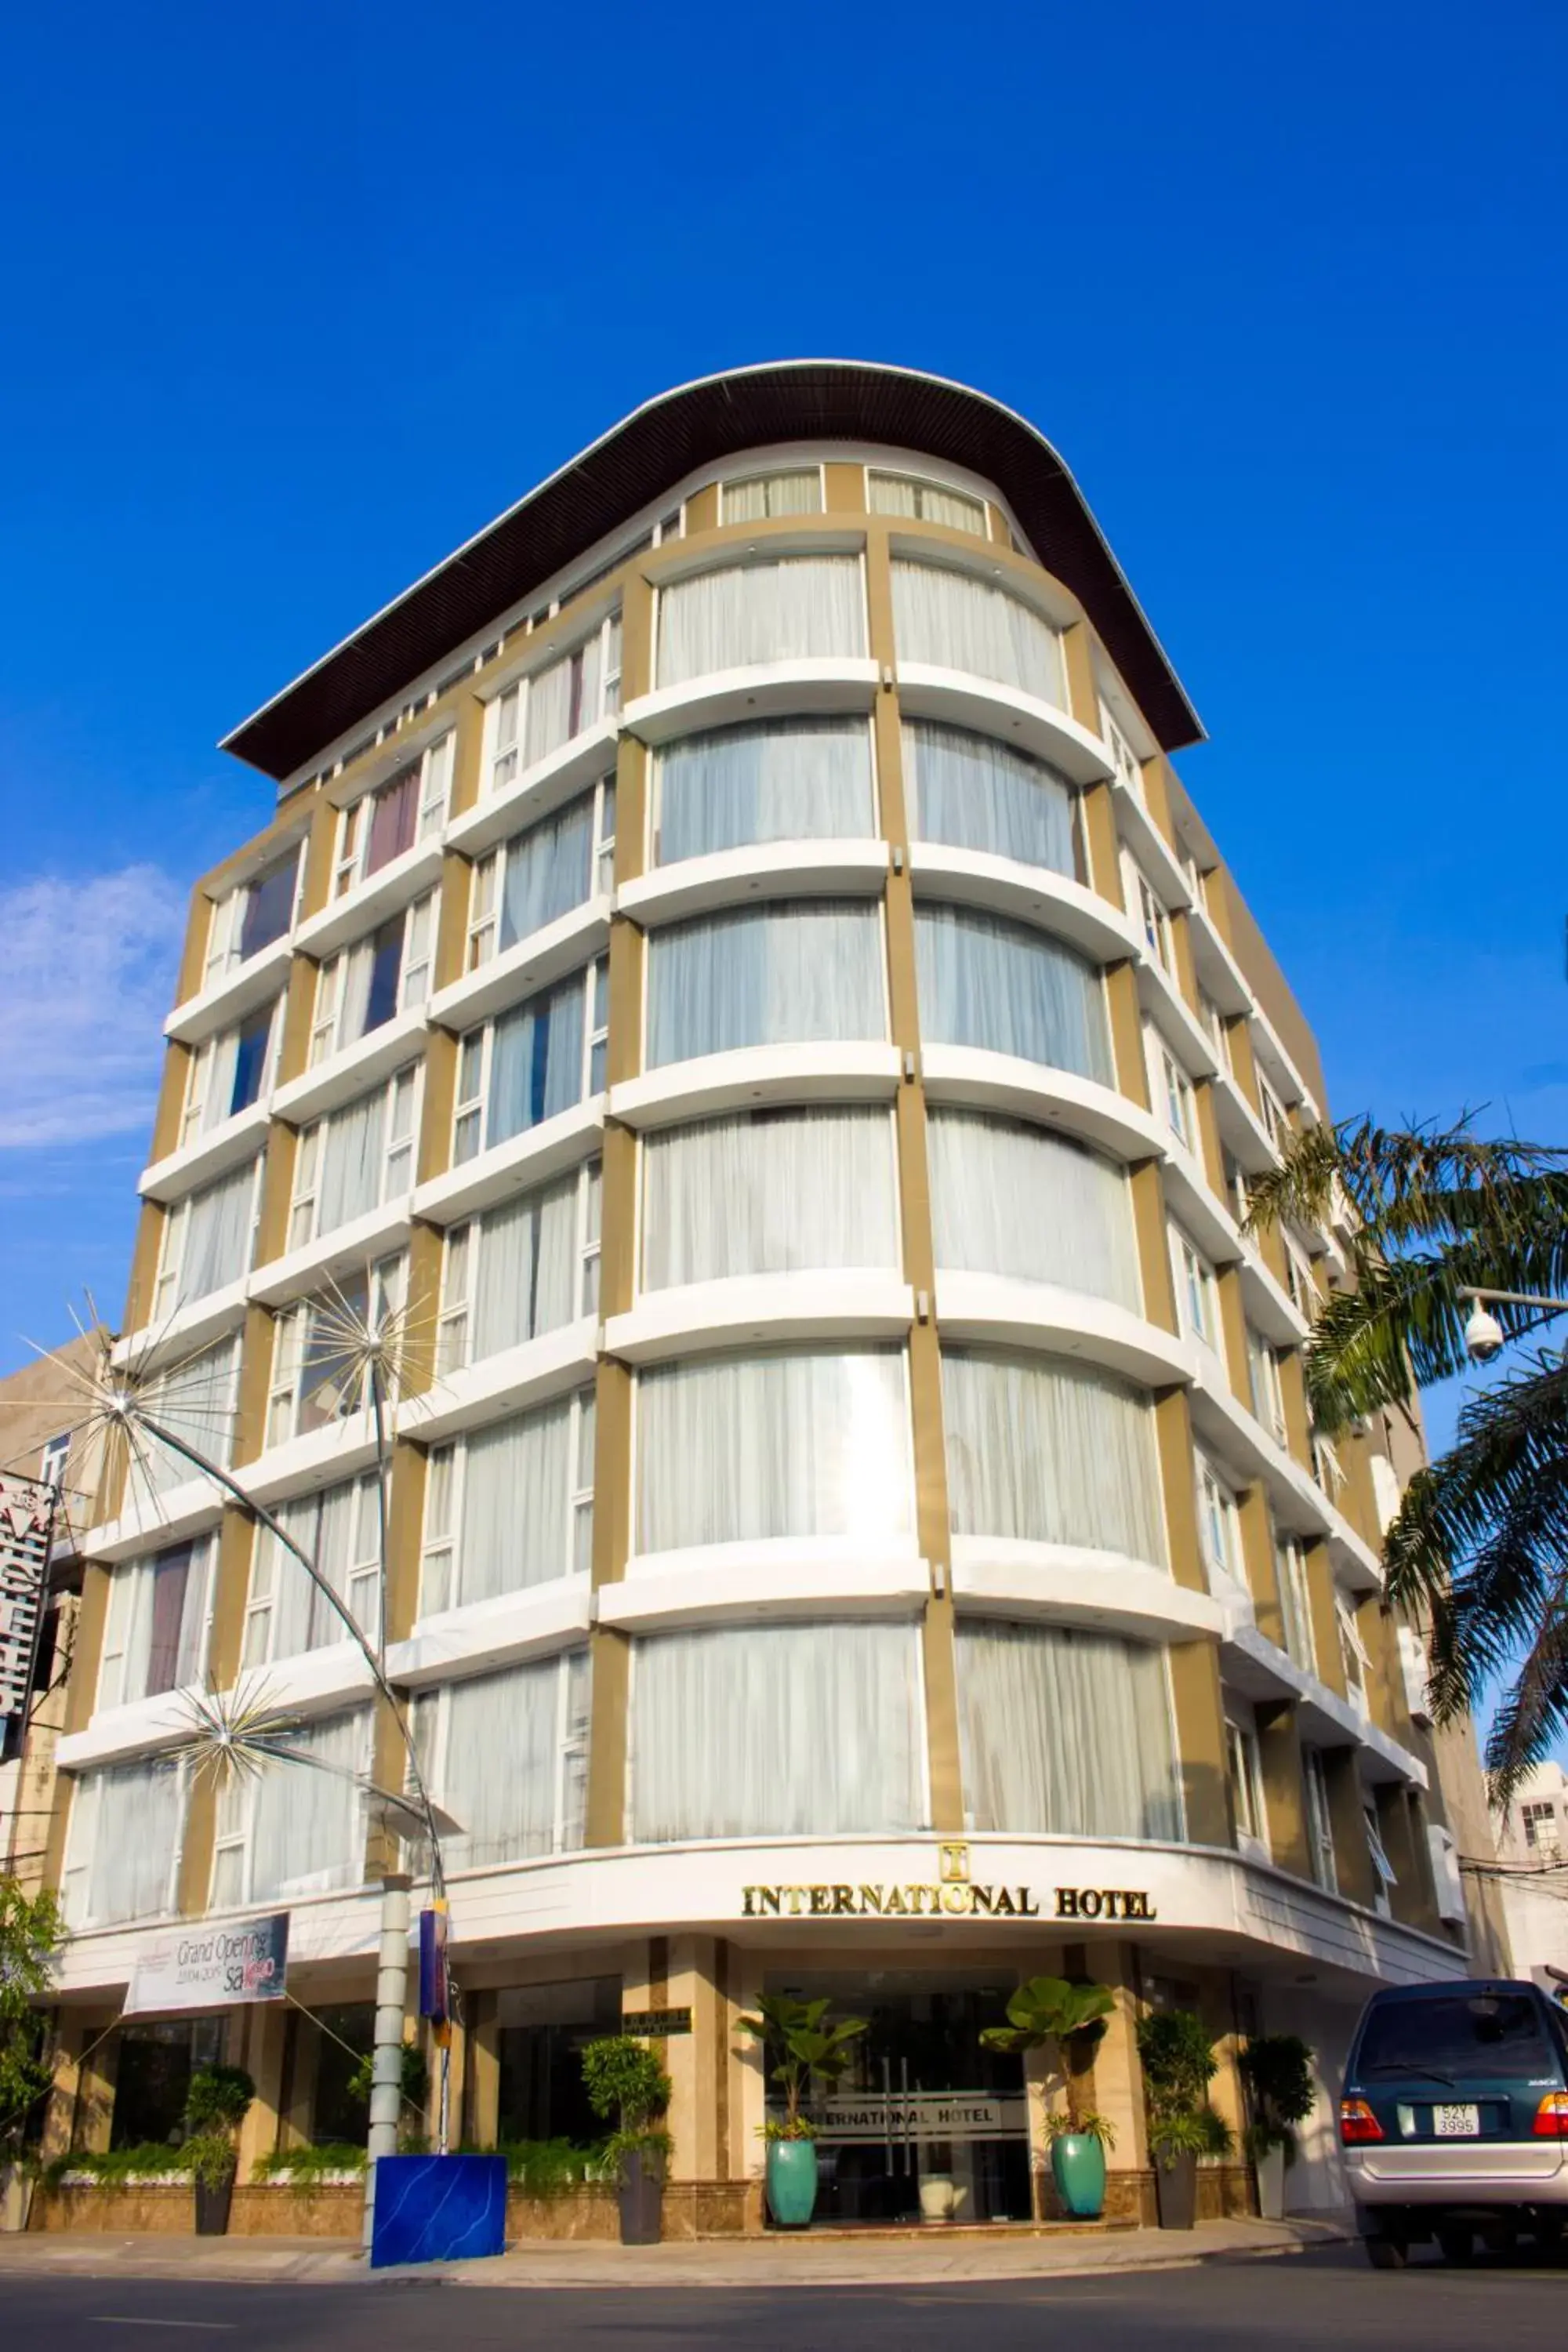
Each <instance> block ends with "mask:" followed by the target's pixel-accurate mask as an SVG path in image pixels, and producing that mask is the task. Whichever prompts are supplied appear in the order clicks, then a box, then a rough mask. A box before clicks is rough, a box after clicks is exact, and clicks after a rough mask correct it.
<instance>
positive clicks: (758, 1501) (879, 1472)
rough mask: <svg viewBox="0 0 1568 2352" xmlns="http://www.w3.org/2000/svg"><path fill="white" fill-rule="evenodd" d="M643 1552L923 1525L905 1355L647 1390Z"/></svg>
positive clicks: (793, 1353) (824, 1357)
mask: <svg viewBox="0 0 1568 2352" xmlns="http://www.w3.org/2000/svg"><path fill="white" fill-rule="evenodd" d="M910 1486H911V1476H910V1419H909V1402H908V1398H907V1395H906V1392H905V1376H904V1358H903V1352H902V1350H901V1349H893V1348H865V1349H856V1350H854V1351H852V1352H848V1353H841V1354H834V1355H829V1354H826V1352H817V1351H816V1350H811V1349H779V1350H778V1351H777V1352H775V1353H771V1354H768V1355H760V1356H715V1357H712V1358H710V1359H706V1360H697V1361H693V1362H685V1363H675V1364H667V1365H662V1366H660V1368H659V1369H658V1370H657V1371H649V1372H644V1373H643V1374H642V1375H641V1376H640V1378H639V1380H638V1381H637V1549H638V1550H639V1551H644V1552H652V1551H669V1550H675V1549H680V1548H681V1547H683V1546H686V1545H688V1544H719V1543H734V1542H739V1541H743V1540H746V1539H748V1538H752V1539H763V1538H769V1537H773V1536H864V1537H867V1538H878V1537H884V1538H885V1537H888V1536H894V1535H901V1534H903V1533H904V1532H905V1531H906V1530H907V1529H908V1528H910V1524H911V1516H910V1515H911V1496H910Z"/></svg>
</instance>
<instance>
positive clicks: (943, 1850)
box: [937, 1845, 969, 1884]
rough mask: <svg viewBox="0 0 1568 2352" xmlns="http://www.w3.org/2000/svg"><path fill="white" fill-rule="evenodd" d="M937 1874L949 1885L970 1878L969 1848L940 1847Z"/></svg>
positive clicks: (960, 1846) (963, 1846) (956, 1846)
mask: <svg viewBox="0 0 1568 2352" xmlns="http://www.w3.org/2000/svg"><path fill="white" fill-rule="evenodd" d="M937 1856H938V1861H937V1874H938V1876H939V1877H941V1878H942V1879H943V1880H944V1881H945V1882H947V1883H948V1884H952V1881H954V1880H955V1879H960V1878H965V1879H966V1878H967V1877H968V1876H969V1848H968V1847H967V1846H966V1845H939V1846H938V1848H937Z"/></svg>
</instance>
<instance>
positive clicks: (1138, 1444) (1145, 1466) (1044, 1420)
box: [942, 1349, 1165, 1566]
mask: <svg viewBox="0 0 1568 2352" xmlns="http://www.w3.org/2000/svg"><path fill="white" fill-rule="evenodd" d="M942 1412H943V1415H944V1417H945V1420H946V1423H947V1483H948V1505H949V1508H950V1510H951V1513H952V1525H953V1528H954V1531H955V1532H956V1533H958V1534H960V1535H976V1536H1007V1537H1017V1538H1022V1539H1024V1540H1026V1541H1030V1542H1034V1543H1056V1544H1087V1545H1091V1546H1093V1547H1094V1549H1097V1550H1100V1551H1119V1552H1126V1553H1128V1554H1129V1555H1130V1556H1131V1558H1132V1559H1141V1560H1148V1561H1151V1562H1153V1563H1154V1564H1156V1565H1159V1566H1163V1565H1164V1564H1165V1536H1164V1522H1163V1517H1162V1512H1161V1501H1160V1467H1159V1459H1158V1455H1157V1454H1156V1450H1155V1443H1154V1415H1153V1410H1152V1406H1151V1405H1150V1403H1149V1400H1148V1398H1147V1396H1145V1395H1144V1394H1143V1392H1142V1391H1141V1390H1137V1389H1133V1388H1131V1387H1129V1386H1128V1385H1127V1383H1126V1382H1124V1381H1119V1380H1117V1379H1115V1378H1114V1377H1113V1376H1112V1375H1111V1374H1110V1372H1101V1371H1096V1370H1092V1369H1091V1368H1090V1367H1089V1366H1088V1365H1080V1364H1069V1363H1068V1362H1066V1361H1065V1360H1063V1359H1061V1358H1058V1357H1026V1356H1005V1355H990V1354H981V1353H978V1352H972V1351H970V1350H969V1349H944V1350H943V1351H942Z"/></svg>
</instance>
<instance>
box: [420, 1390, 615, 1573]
mask: <svg viewBox="0 0 1568 2352" xmlns="http://www.w3.org/2000/svg"><path fill="white" fill-rule="evenodd" d="M593 1541H594V1391H593V1390H592V1389H580V1390H579V1391H577V1393H576V1394H575V1395H574V1396H569V1397H561V1398H559V1399H557V1401H556V1402H554V1403H553V1404H547V1405H541V1406H538V1407H536V1408H535V1410H534V1411H533V1412H523V1413H518V1414H516V1415H514V1416H513V1417H512V1418H511V1419H510V1420H509V1421H499V1422H496V1423H494V1424H493V1425H492V1426H491V1427H490V1428H489V1429H480V1430H476V1431H475V1432H474V1433H472V1435H470V1436H468V1437H461V1438H459V1439H458V1441H457V1443H456V1444H452V1445H437V1446H436V1447H434V1448H433V1449H432V1451H431V1454H430V1462H429V1468H428V1472H427V1474H426V1486H425V1558H424V1577H423V1583H422V1586H421V1591H420V1602H419V1609H420V1614H421V1616H425V1617H434V1616H437V1615H438V1614H439V1613H440V1612H441V1611H442V1610H444V1609H458V1608H466V1607H467V1606H468V1604H469V1603H470V1602H471V1601H493V1600H494V1599H496V1597H497V1596H498V1595H499V1594H500V1593H503V1592H522V1591H527V1590H528V1588H529V1587H530V1586H531V1585H535V1584H548V1583H550V1582H552V1580H554V1579H555V1578H556V1577H558V1576H569V1575H572V1574H574V1573H575V1574H578V1575H583V1576H585V1575H586V1574H587V1572H588V1567H589V1562H590V1558H591V1554H592V1549H593Z"/></svg>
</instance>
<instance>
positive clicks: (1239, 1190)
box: [1220, 1146, 1252, 1225]
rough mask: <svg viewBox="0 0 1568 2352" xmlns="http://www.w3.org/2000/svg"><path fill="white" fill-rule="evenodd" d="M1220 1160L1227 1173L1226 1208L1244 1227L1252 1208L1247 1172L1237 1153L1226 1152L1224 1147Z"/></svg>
mask: <svg viewBox="0 0 1568 2352" xmlns="http://www.w3.org/2000/svg"><path fill="white" fill-rule="evenodd" d="M1220 1159H1221V1165H1222V1167H1223V1169H1224V1171H1225V1198H1226V1207H1227V1208H1228V1209H1229V1211H1230V1213H1231V1215H1232V1216H1233V1217H1234V1218H1235V1219H1236V1222H1237V1224H1238V1225H1244V1224H1245V1223H1247V1216H1248V1214H1249V1213H1250V1211H1251V1208H1252V1193H1251V1190H1250V1188H1249V1186H1248V1183H1247V1171H1246V1169H1245V1168H1244V1167H1243V1166H1242V1164H1241V1162H1240V1160H1238V1159H1237V1156H1236V1154H1235V1152H1234V1151H1229V1150H1226V1149H1225V1148H1224V1147H1223V1146H1222V1147H1221V1152H1220Z"/></svg>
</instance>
